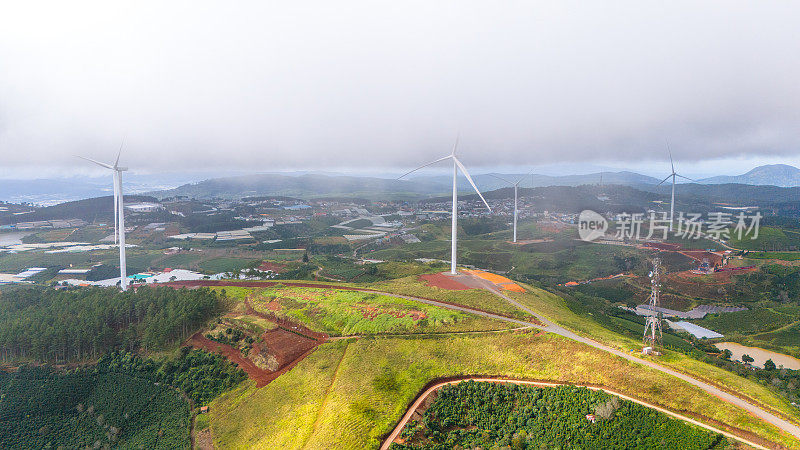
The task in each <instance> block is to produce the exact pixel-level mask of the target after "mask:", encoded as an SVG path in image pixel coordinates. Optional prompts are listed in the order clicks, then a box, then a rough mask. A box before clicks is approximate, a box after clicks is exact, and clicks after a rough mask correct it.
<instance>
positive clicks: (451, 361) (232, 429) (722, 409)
mask: <svg viewBox="0 0 800 450" xmlns="http://www.w3.org/2000/svg"><path fill="white" fill-rule="evenodd" d="M462 374H484V375H497V376H507V377H517V378H528V379H539V380H558V381H569V382H574V383H587V384H596V385H604V386H607V387H610V388H613V389H615V390H619V391H620V392H622V393H624V394H626V395H630V396H632V397H635V398H639V399H642V400H647V401H651V402H653V403H656V404H660V405H662V406H665V407H668V408H670V409H673V410H676V411H683V412H686V413H689V414H692V415H698V416H706V417H710V418H712V419H715V420H719V421H720V422H724V423H726V424H729V425H731V426H734V427H737V428H741V429H744V430H748V431H750V432H753V433H755V434H757V435H759V436H762V437H765V438H769V439H774V440H776V441H779V442H782V443H783V444H784V445H787V446H789V447H793V446H795V447H796V446H798V445H800V441H798V440H796V439H793V438H790V437H787V436H785V435H783V434H781V433H780V432H779V431H778V430H776V429H775V428H774V427H772V426H769V425H766V424H764V423H763V422H761V421H759V420H756V419H755V418H753V417H752V416H750V415H749V414H747V413H745V412H743V411H742V410H739V409H737V408H735V407H733V406H731V405H729V404H727V403H725V402H723V401H721V400H719V399H717V398H716V397H713V396H711V395H708V394H706V393H705V392H703V391H701V390H699V389H697V388H694V387H692V386H690V385H688V384H686V383H683V382H680V381H676V380H675V379H674V378H672V377H669V376H667V375H665V374H662V373H660V372H656V371H654V370H651V369H646V368H643V367H639V366H634V365H633V363H631V362H628V361H626V360H623V359H622V358H618V357H613V356H609V355H608V354H606V353H604V352H602V351H599V350H595V349H593V348H591V347H587V346H585V345H582V344H579V343H576V342H573V341H570V340H568V339H565V338H561V337H559V336H554V335H549V334H546V335H539V334H538V333H536V332H535V331H527V332H506V333H499V334H490V335H486V334H484V335H453V336H440V337H425V338H404V339H403V338H361V339H350V340H346V341H338V342H334V343H329V344H325V345H323V346H322V347H320V348H319V349H318V350H317V351H315V352H314V353H313V354H312V355H311V356H309V357H308V358H306V359H305V360H303V361H302V362H301V363H300V364H299V365H298V366H297V367H296V368H295V369H293V370H292V371H290V372H288V373H287V374H285V375H283V376H281V377H280V378H278V379H277V380H275V381H274V382H273V383H271V384H269V385H267V386H266V387H264V388H262V389H256V388H255V387H254V385H253V384H250V383H248V384H245V385H243V386H241V387H240V388H237V389H235V390H233V391H231V392H229V393H227V394H225V395H223V396H222V397H220V398H219V399H217V400H216V401H214V402H213V403H212V405H211V406H212V408H211V410H212V413H211V429H212V433H213V436H214V444H215V445H216V446H219V447H239V448H241V447H273V448H275V447H279V448H287V449H289V448H310V449H313V448H329V446H330V443H331V442H336V443H337V445H338V448H343V449H364V448H377V446H378V445H379V443H380V442H381V438H382V436H384V435H385V434H386V433H388V432H389V431H390V430H391V429H392V428H393V427H394V425H395V423H396V422H397V420H398V419H399V418H400V416H401V415H402V414H403V413H404V411H405V408H406V407H407V405H408V404H409V403H410V402H411V401H412V400H413V398H414V397H415V396H416V395H417V393H418V392H420V390H421V389H422V388H423V386H425V385H426V384H427V383H428V382H430V381H431V380H433V379H436V378H439V377H448V376H458V375H462Z"/></svg>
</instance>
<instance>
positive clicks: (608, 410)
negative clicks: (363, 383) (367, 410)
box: [391, 381, 728, 450]
mask: <svg viewBox="0 0 800 450" xmlns="http://www.w3.org/2000/svg"><path fill="white" fill-rule="evenodd" d="M590 414H591V415H593V416H594V418H593V420H587V418H586V417H587V416H588V415H590ZM564 424H569V425H568V426H564ZM401 436H402V437H403V438H404V439H403V440H404V443H403V444H398V443H395V444H392V447H391V448H392V450H404V449H408V450H412V449H436V448H441V447H442V446H446V447H447V448H456V447H465V448H474V447H476V446H480V447H488V446H490V445H493V444H499V445H502V446H511V447H512V448H530V447H533V448H536V447H540V446H553V445H556V446H562V445H563V446H576V447H578V448H609V447H610V448H634V447H642V448H683V449H721V448H727V447H728V442H727V440H726V439H725V438H724V437H723V436H721V435H715V434H713V433H709V432H707V431H704V430H701V429H699V428H696V427H694V426H692V425H689V424H686V423H684V422H682V421H680V420H678V419H673V418H670V417H668V416H666V415H665V414H663V413H660V412H657V411H654V410H652V409H649V408H647V407H645V406H642V405H639V404H637V403H633V402H630V401H627V400H619V399H618V398H617V397H614V396H612V395H609V394H606V393H605V392H600V391H592V390H589V389H586V388H577V387H572V386H557V387H544V388H539V387H532V386H519V385H504V384H497V383H488V382H477V383H476V382H473V381H468V382H464V383H458V384H455V385H446V386H444V387H442V388H441V389H440V390H439V391H438V392H437V395H436V399H435V400H434V401H433V404H431V405H430V406H428V407H427V408H426V409H425V411H424V414H423V415H422V417H421V418H420V419H419V420H414V421H413V422H411V423H409V424H408V425H406V427H405V429H404V430H403V432H402V434H401Z"/></svg>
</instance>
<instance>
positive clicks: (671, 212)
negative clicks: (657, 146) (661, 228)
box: [656, 148, 697, 231]
mask: <svg viewBox="0 0 800 450" xmlns="http://www.w3.org/2000/svg"><path fill="white" fill-rule="evenodd" d="M667 151H669V164H670V165H671V166H672V173H670V174H669V175H667V178H664V179H663V180H661V183H658V184H657V185H656V186H661V185H662V184H664V182H665V181H667V180H669V179H670V177H672V200H671V201H670V203H669V231H672V220H673V217H674V216H675V178H676V177H681V178H685V179H687V180H689V181H694V182H697V180H693V179H691V178H689V177H685V176H683V175H681V174H679V173H676V172H675V163H674V162H673V161H672V150H669V148H668V149H667Z"/></svg>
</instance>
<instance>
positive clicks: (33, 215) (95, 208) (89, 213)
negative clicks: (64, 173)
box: [0, 195, 157, 225]
mask: <svg viewBox="0 0 800 450" xmlns="http://www.w3.org/2000/svg"><path fill="white" fill-rule="evenodd" d="M155 201H157V199H156V198H154V197H148V196H144V195H125V203H126V204H130V203H135V202H155ZM59 219H82V220H85V221H87V222H95V221H97V220H100V221H106V222H110V221H113V220H114V201H113V197H111V196H107V197H95V198H87V199H83V200H76V201H71V202H64V203H59V204H58V205H53V206H46V207H44V208H37V209H35V210H34V211H32V212H30V213H28V214H20V215H9V214H0V225H6V224H11V223H19V222H33V221H37V220H59Z"/></svg>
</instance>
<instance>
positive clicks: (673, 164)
mask: <svg viewBox="0 0 800 450" xmlns="http://www.w3.org/2000/svg"><path fill="white" fill-rule="evenodd" d="M667 151H668V152H669V165H670V166H672V173H675V163H674V162H673V161H672V150H670V149H669V144H667Z"/></svg>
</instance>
